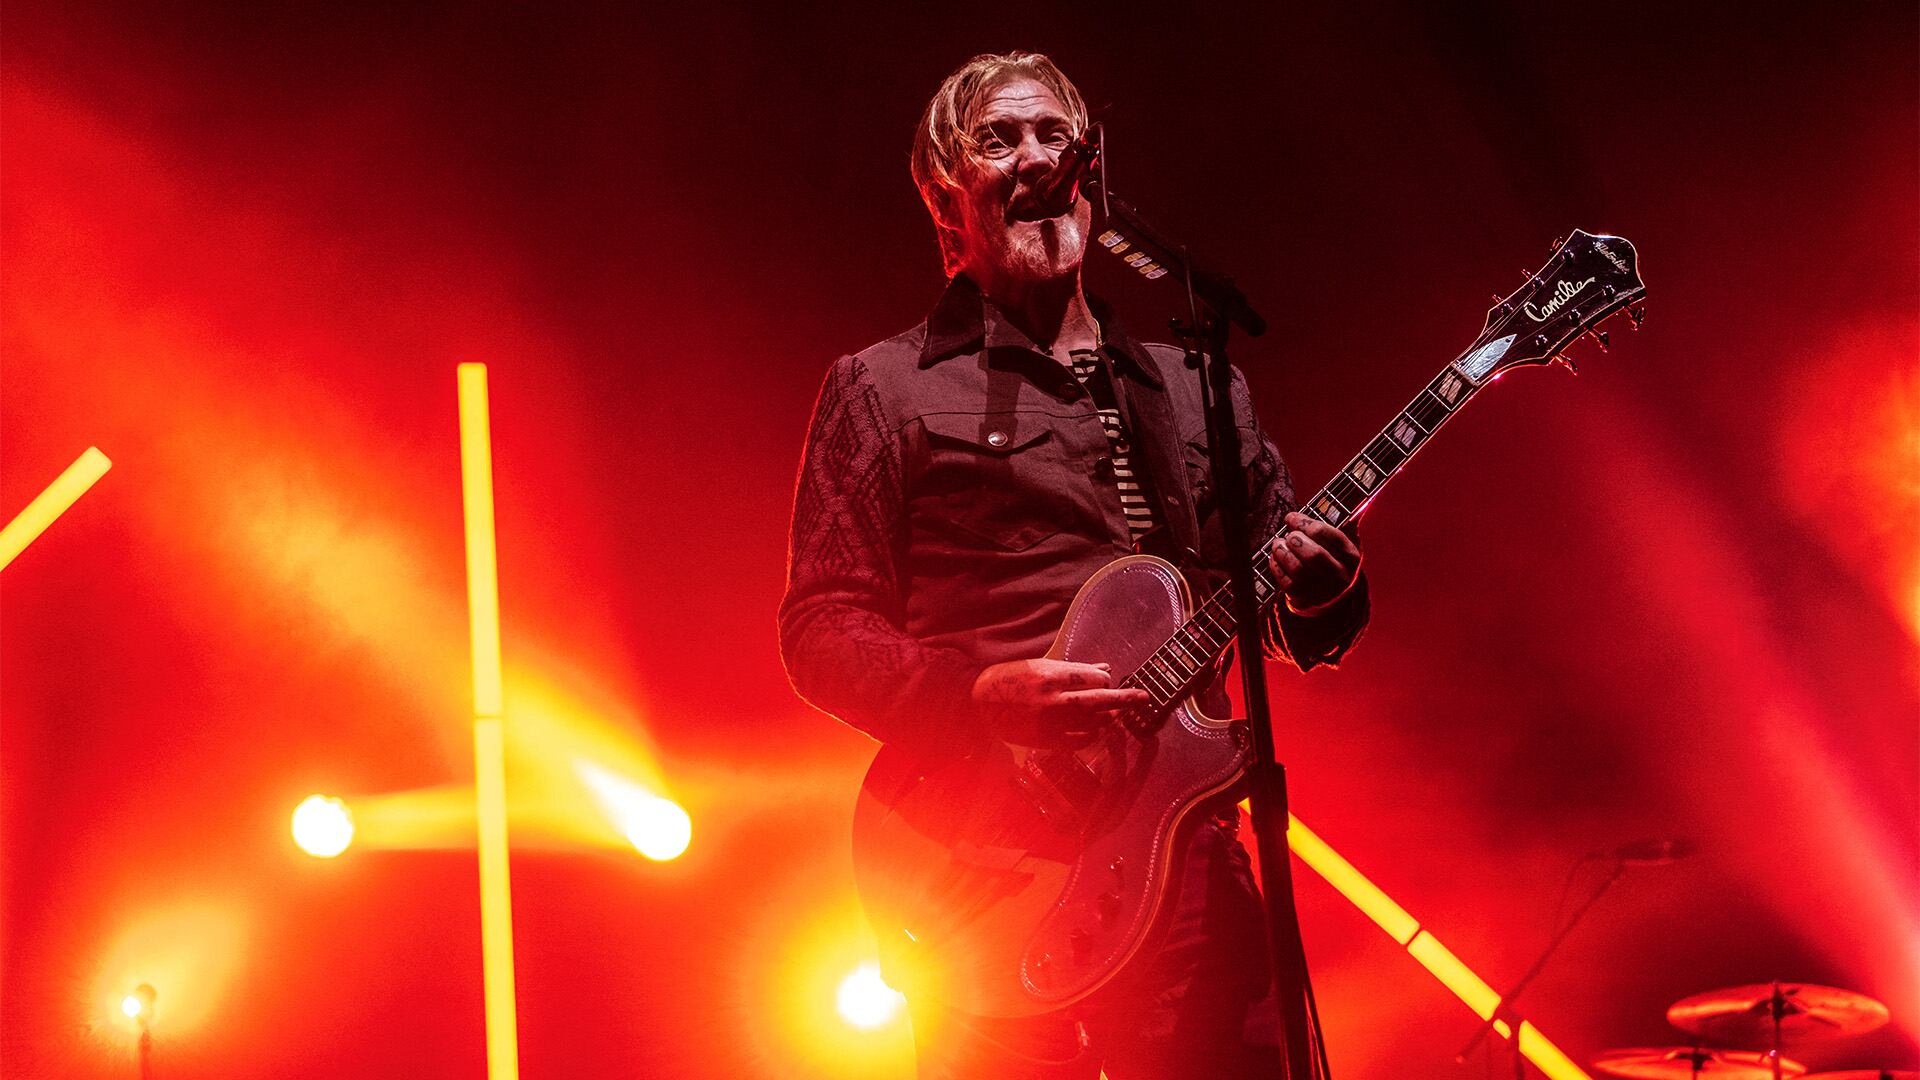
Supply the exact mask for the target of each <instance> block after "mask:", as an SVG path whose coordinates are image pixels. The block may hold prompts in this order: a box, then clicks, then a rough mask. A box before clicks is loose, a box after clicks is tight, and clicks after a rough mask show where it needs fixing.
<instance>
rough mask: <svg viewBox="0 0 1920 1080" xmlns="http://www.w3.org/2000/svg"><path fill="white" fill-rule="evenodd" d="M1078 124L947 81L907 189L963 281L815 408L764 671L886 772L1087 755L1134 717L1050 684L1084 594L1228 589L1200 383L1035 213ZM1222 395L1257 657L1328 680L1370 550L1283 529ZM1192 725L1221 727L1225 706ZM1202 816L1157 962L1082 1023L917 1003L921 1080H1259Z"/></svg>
mask: <svg viewBox="0 0 1920 1080" xmlns="http://www.w3.org/2000/svg"><path fill="white" fill-rule="evenodd" d="M1086 125H1087V112H1086V106H1085V105H1084V104H1083V103H1082V101H1081V97H1080V94H1079V92H1078V91H1077V90H1076V89H1075V88H1074V86H1073V84H1072V83H1071V82H1069V81H1068V80H1067V78H1066V76H1065V75H1063V74H1061V73H1060V71H1059V70H1058V69H1057V68H1056V67H1054V65H1053V63H1052V62H1051V61H1049V60H1048V59H1047V58H1046V57H1045V56H1041V55H1038V54H1032V53H1017V52H1016V53H1008V54H1005V55H985V56H978V57H975V58H974V59H972V60H970V61H968V62H967V63H966V64H965V65H963V66H962V67H961V68H960V69H959V70H957V71H955V72H954V73H953V74H952V75H950V76H948V77H947V79H946V81H944V82H943V83H941V85H940V88H939V90H938V91H937V92H936V93H935V94H934V96H933V99H932V101H930V102H929V103H928V104H927V108H926V111H925V113H924V115H923V116H922V118H921V122H920V126H919V129H918V131H917V132H916V134H915V137H914V143H913V154H912V171H913V178H914V182H915V183H916V184H917V185H918V186H919V189H920V194H921V197H922V198H923V199H924V200H925V202H926V204H927V209H928V211H929V212H930V213H931V214H932V216H933V223H934V228H935V231H936V232H937V233H938V235H939V240H940V252H941V257H942V259H943V261H944V263H945V268H946V272H947V275H948V277H949V278H950V279H951V280H950V282H949V284H948V286H947V289H946V291H945V293H944V294H943V295H942V296H941V298H940V300H939V303H938V304H937V305H936V306H935V307H934V309H933V312H932V313H931V314H930V315H929V316H928V317H927V319H926V321H925V322H923V323H921V324H920V325H919V326H916V327H914V328H913V329H912V330H909V331H907V332H906V333H904V334H901V335H899V336H898V337H894V338H890V339H888V340H886V341H883V342H881V343H879V344H877V345H874V346H873V347H871V348H869V349H866V350H865V351H863V352H860V353H857V354H854V355H852V356H847V357H844V358H842V359H841V360H839V361H838V362H837V363H835V364H834V366H833V368H832V370H831V371H830V372H829V373H828V375H827V379H826V384H825V386H824V387H823V389H822V390H821V393H820V398H819V401H818V402H817V403H816V405H815V407H814V414H813V421H812V425H811V429H810V431H809V433H808V436H807V444H806V449H805V453H804V457H803V460H802V463H801V467H800V475H799V485H798V491H797V494H796V497H795V501H794V511H793V532H792V549H791V561H790V567H789V581H788V591H787V595H786V597H785V599H784V601H783V602H782V604H781V607H780V642H781V649H782V655H783V657H784V659H785V662H786V666H787V671H788V674H789V676H790V677H791V679H792V680H793V685H794V687H795V689H796V690H797V691H798V692H799V693H800V694H801V695H802V696H803V697H805V698H806V699H807V700H808V701H810V702H812V703H813V704H814V705H816V706H818V707H819V708H821V709H823V710H825V711H827V712H829V713H832V714H833V715H835V716H837V717H839V718H840V719H841V720H843V721H845V722H846V723H848V724H851V725H853V726H854V727H856V728H859V729H860V730H862V731H864V732H866V733H868V734H869V735H871V736H873V737H874V738H875V739H877V740H879V741H880V742H881V743H882V744H884V745H883V749H882V754H883V755H894V756H896V757H899V758H900V759H902V760H906V761H914V762H923V763H927V765H928V767H937V765H938V763H940V762H942V761H947V760H951V759H953V758H955V757H957V756H963V755H967V754H969V753H971V752H974V751H975V750H977V749H978V748H979V747H980V746H982V745H987V744H990V741H992V740H997V741H998V742H999V743H1003V744H1004V743H1011V744H1016V745H1018V746H1022V747H1047V746H1061V745H1072V744H1074V743H1075V742H1076V741H1084V740H1085V739H1087V738H1089V737H1090V736H1091V735H1092V733H1094V732H1096V731H1098V730H1099V729H1100V728H1101V727H1102V726H1103V725H1109V724H1111V723H1112V722H1113V720H1114V718H1115V716H1116V715H1117V714H1119V713H1120V712H1121V711H1122V710H1125V709H1129V708H1132V707H1136V706H1139V705H1142V704H1144V703H1145V702H1146V701H1147V694H1146V692H1145V691H1143V690H1139V689H1130V688H1124V687H1121V686H1118V685H1115V683H1114V681H1113V680H1112V679H1111V678H1110V675H1109V672H1108V670H1107V668H1106V667H1105V665H1098V664H1083V663H1074V662H1070V661H1066V660H1057V659H1046V658H1044V654H1045V653H1046V652H1047V651H1048V648H1049V646H1050V645H1051V644H1052V641H1053V638H1054V636H1055V633H1056V632H1057V631H1058V630H1059V627H1060V625H1061V620H1062V617H1063V616H1064V615H1065V613H1066V609H1067V606H1068V604H1069V602H1070V601H1071V600H1072V599H1073V597H1074V594H1075V592H1076V591H1077V590H1078V589H1079V587H1080V586H1081V584H1082V583H1084V582H1085V581H1086V580H1087V579H1088V578H1089V577H1090V576H1091V575H1093V573H1094V572H1095V571H1097V570H1099V569H1100V568H1101V567H1102V566H1103V565H1105V564H1107V563H1109V562H1111V561H1112V560H1114V559H1116V558H1119V557H1121V556H1125V555H1128V554H1131V553H1133V552H1134V551H1135V550H1136V548H1138V549H1140V550H1146V551H1151V552H1153V553H1155V554H1160V555H1162V556H1163V557H1165V558H1167V559H1169V560H1171V561H1173V562H1175V563H1176V564H1177V565H1179V567H1180V569H1181V571H1182V572H1183V573H1185V574H1186V575H1187V577H1188V580H1189V581H1190V582H1192V583H1193V585H1194V586H1195V588H1196V589H1198V590H1200V591H1201V593H1202V595H1205V594H1206V593H1208V592H1211V591H1212V589H1213V588H1214V587H1216V586H1218V585H1219V584H1220V583H1221V582H1223V581H1224V580H1225V577H1226V574H1225V563H1226V557H1225V552H1224V543H1223V541H1222V539H1221V533H1220V524H1219V522H1218V521H1217V520H1216V515H1215V512H1214V498H1213V488H1214V485H1213V484H1212V482H1211V479H1212V478H1211V472H1212V470H1211V466H1210V463H1209V460H1208V449H1207V443H1208V440H1207V437H1206V421H1205V417H1204V416H1203V415H1202V412H1201V407H1200V390H1199V385H1198V380H1197V378H1196V376H1195V375H1194V374H1193V373H1192V372H1191V371H1189V370H1188V369H1187V368H1186V366H1185V365H1184V364H1183V363H1182V362H1181V361H1182V356H1183V354H1182V352H1181V350H1179V349H1177V348H1173V347H1170V346H1165V345H1145V344H1141V343H1139V342H1137V341H1135V340H1134V339H1133V338H1132V337H1130V336H1129V335H1128V334H1127V332H1126V331H1125V330H1124V329H1123V328H1122V327H1121V326H1120V324H1119V323H1118V322H1117V321H1116V320H1115V319H1114V318H1113V316H1112V314H1111V313H1110V312H1108V311H1107V310H1105V308H1104V307H1103V306H1101V305H1100V304H1099V302H1098V301H1097V300H1092V299H1089V298H1088V297H1087V296H1086V294H1085V293H1084V292H1083V291H1082V288H1081V281H1080V264H1081V259H1082V258H1083V257H1084V255H1085V252H1086V247H1087V238H1088V232H1089V226H1090V223H1091V218H1092V208H1091V206H1089V204H1088V203H1087V202H1086V200H1085V199H1081V198H1076V199H1075V200H1074V202H1073V204H1072V205H1071V207H1070V208H1068V209H1066V210H1065V211H1064V212H1060V213H1054V212H1053V208H1050V207H1046V206H1044V205H1042V204H1041V202H1040V201H1039V200H1038V199H1037V198H1036V196H1035V191H1034V185H1035V184H1036V182H1037V181H1038V180H1039V179H1040V178H1041V177H1043V176H1045V175H1047V173H1048V171H1049V170H1050V169H1051V168H1052V166H1053V165H1054V163H1055V161H1056V160H1057V159H1058V157H1059V155H1060V153H1061V151H1062V150H1063V149H1065V148H1066V147H1067V146H1068V145H1069V144H1070V143H1071V142H1072V140H1073V139H1074V138H1075V137H1076V136H1077V135H1078V134H1079V133H1080V132H1081V131H1082V130H1083V129H1084V128H1085V127H1086ZM1234 378H1235V382H1234V407H1235V409H1236V412H1237V415H1238V422H1239V425H1240V429H1241V437H1242V442H1243V446H1242V457H1243V459H1244V460H1245V462H1246V465H1247V476H1248V483H1249V492H1248V493H1249V504H1250V506H1251V508H1252V521H1251V523H1250V524H1251V527H1252V529H1253V530H1254V535H1256V536H1261V537H1265V536H1281V539H1280V540H1278V541H1276V543H1275V544H1274V545H1273V547H1272V550H1271V554H1270V559H1271V563H1272V567H1273V571H1274V574H1275V577H1276V579H1277V581H1278V582H1279V584H1280V586H1281V587H1282V589H1283V590H1284V592H1285V599H1286V602H1285V604H1284V605H1279V606H1276V608H1275V609H1274V610H1275V615H1274V617H1273V618H1271V619H1270V620H1269V623H1268V625H1267V626H1266V627H1265V628H1264V629H1265V633H1266V640H1267V644H1268V649H1269V652H1270V654H1271V655H1274V656H1284V657H1286V658H1288V659H1289V660H1291V661H1292V662H1293V663H1294V664H1295V665H1297V666H1298V667H1299V668H1300V669H1301V670H1306V669H1309V668H1312V667H1314V666H1315V665H1317V664H1322V663H1332V662H1335V661H1337V660H1338V659H1339V658H1340V657H1341V656H1342V655H1343V654H1344V653H1345V652H1346V650H1347V649H1348V648H1349V647H1350V646H1351V645H1352V644H1353V641H1354V639H1355V638H1357V637H1358V636H1359V633H1360V629H1361V627H1362V626H1363V625H1364V624H1365V622H1366V618H1367V610H1368V602H1367V587H1366V580H1365V577H1364V575H1362V574H1361V573H1360V550H1359V548H1358V547H1357V546H1356V545H1355V543H1354V541H1353V540H1352V538H1351V537H1349V536H1347V535H1344V534H1343V533H1341V532H1340V531H1339V530H1337V529H1335V528H1333V527H1332V526H1329V525H1326V524H1323V523H1321V522H1318V521H1316V520H1313V519H1312V518H1309V517H1305V516H1302V515H1300V514H1298V513H1295V512H1293V511H1294V510H1295V503H1294V493H1293V490H1292V483H1291V480H1290V478H1289V476H1288V474H1287V470H1286V467H1285V465H1284V464H1282V462H1281V460H1280V457H1279V454H1278V453H1277V452H1276V450H1275V449H1274V446H1273V444H1272V443H1271V442H1270V441H1268V439H1267V438H1266V437H1265V435H1263V434H1262V433H1261V431H1260V428H1259V426H1258V425H1257V423H1256V422H1255V420H1254V417H1253V411H1252V406H1251V403H1250V400H1249V399H1248V397H1247V392H1246V387H1245V383H1244V382H1243V381H1241V379H1240V377H1239V374H1238V373H1237V372H1236V373H1235V376H1234ZM1261 529H1264V530H1266V531H1264V532H1260V531H1258V530H1261ZM1283 533H1284V535H1281V534H1283ZM1201 700H1202V702H1203V704H1210V705H1212V708H1211V709H1209V710H1208V711H1209V712H1211V713H1212V714H1213V715H1224V708H1223V706H1224V694H1223V693H1222V692H1221V690H1220V689H1219V688H1218V686H1217V685H1215V686H1211V687H1209V688H1208V689H1207V690H1206V691H1204V692H1203V693H1202V695H1201ZM1198 816H1199V818H1200V819H1201V821H1202V823H1201V824H1199V825H1198V826H1197V827H1194V828H1192V829H1189V830H1187V831H1185V832H1184V833H1183V834H1181V837H1180V842H1181V847H1180V849H1179V851H1178V857H1177V859H1176V861H1175V863H1174V867H1173V870H1172V873H1171V875H1170V878H1169V880H1170V883H1171V885H1172V887H1173V892H1172V894H1171V896H1170V898H1169V899H1168V900H1167V901H1166V903H1165V906H1164V907H1163V908H1162V911H1163V912H1164V913H1165V914H1164V916H1163V918H1162V920H1161V925H1160V927H1159V928H1158V930H1157V931H1156V932H1155V934H1154V935H1153V937H1152V938H1151V939H1150V941H1149V944H1148V946H1147V951H1146V952H1144V953H1143V954H1142V956H1141V957H1140V958H1138V959H1136V960H1135V961H1134V962H1132V963H1131V964H1129V965H1128V968H1127V972H1126V974H1125V975H1124V976H1123V977H1122V978H1120V979H1117V980H1116V981H1115V982H1114V984H1112V985H1111V986H1110V987H1109V988H1107V989H1105V990H1102V991H1101V992H1100V993H1098V994H1096V995H1095V996H1094V997H1093V998H1091V999H1089V1000H1088V1001H1087V1002H1084V1003H1081V1004H1080V1005H1078V1006H1077V1007H1076V1008H1075V1009H1073V1010H1071V1011H1063V1012H1060V1013H1054V1014H1043V1015H1040V1016H1037V1017H1026V1018H1015V1019H1007V1018H987V1017H981V1016H973V1015H968V1014H967V1013H965V1012H963V1011H961V1010H959V1009H957V1008H954V1007H952V1006H949V1005H946V1004H943V1003H942V1002H941V1001H940V1000H937V999H935V998H934V997H932V996H931V995H930V994H928V993H920V992H916V991H915V990H914V988H913V986H912V985H911V984H909V986H908V990H909V996H910V1004H911V1006H912V1014H913V1023H914V1037H915V1043H916V1046H917V1048H918V1052H919V1059H920V1075H921V1076H922V1077H982V1078H996V1080H997V1078H1012V1077H1047V1078H1061V1080H1065V1078H1086V1080H1093V1078H1094V1077H1097V1076H1098V1075H1099V1074H1100V1072H1101V1071H1102V1070H1103V1069H1104V1070H1105V1072H1106V1074H1107V1075H1108V1076H1110V1077H1112V1078H1113V1080H1134V1078H1165V1077H1193V1078H1200V1077H1206V1078H1209V1080H1214V1078H1222V1077H1239V1076H1248V1077H1251V1076H1255V1075H1261V1076H1266V1075H1271V1073H1272V1070H1273V1067H1274V1063H1275V1061H1276V1060H1277V1059H1276V1057H1275V1052H1274V1049H1273V1046H1274V1042H1275V1040H1276V1039H1277V1026H1278V1022H1277V1016H1276V1014H1275V1011H1274V1006H1273V1002H1272V998H1271V996H1270V995H1269V994H1268V989H1269V987H1268V981H1269V975H1268V970H1267V962H1266V944H1265V937H1264V935H1265V930H1264V928H1263V924H1262V915H1261V906H1260V901H1259V897H1258V894H1257V892H1256V887H1255V884H1254V881H1253V877H1252V874H1251V872H1250V868H1249V862H1248V858H1247V854H1246V851H1245V850H1244V849H1243V848H1242V846H1241V845H1240V843H1239V841H1238V840H1237V839H1236V837H1235V829H1236V826H1237V812H1236V811H1235V809H1234V808H1233V806H1232V805H1231V803H1230V802H1229V803H1227V804H1226V805H1225V806H1224V807H1223V808H1222V809H1220V810H1219V811H1217V812H1214V813H1210V814H1201V815H1198Z"/></svg>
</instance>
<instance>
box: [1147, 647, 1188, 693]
mask: <svg viewBox="0 0 1920 1080" xmlns="http://www.w3.org/2000/svg"><path fill="white" fill-rule="evenodd" d="M1166 651H1167V650H1166V647H1165V646H1162V647H1161V649H1160V651H1159V652H1157V653H1154V654H1153V659H1152V660H1150V661H1148V662H1149V663H1152V664H1155V665H1158V666H1156V667H1155V668H1154V669H1153V670H1154V673H1155V674H1157V675H1159V676H1160V681H1161V682H1163V683H1166V684H1167V696H1168V697H1172V696H1173V695H1174V694H1176V693H1178V692H1179V690H1180V682H1181V679H1180V669H1179V668H1177V667H1175V666H1174V665H1173V660H1172V659H1171V658H1170V657H1168V656H1166V655H1163V654H1165V653H1166Z"/></svg>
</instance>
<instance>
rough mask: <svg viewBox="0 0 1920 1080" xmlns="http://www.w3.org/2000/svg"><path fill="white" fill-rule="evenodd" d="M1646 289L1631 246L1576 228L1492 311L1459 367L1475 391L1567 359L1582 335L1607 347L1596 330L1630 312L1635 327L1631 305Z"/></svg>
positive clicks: (1638, 315) (1635, 313) (1636, 315)
mask: <svg viewBox="0 0 1920 1080" xmlns="http://www.w3.org/2000/svg"><path fill="white" fill-rule="evenodd" d="M1646 291H1647V287H1646V285H1645V283H1643V282H1642V281H1641V280H1640V268H1639V256H1638V255H1637V254H1636V253H1635V252H1634V250H1633V245H1632V244H1630V243H1628V242H1627V241H1625V240H1623V239H1621V238H1620V237H1618V236H1595V235H1594V234H1592V233H1589V232H1581V231H1580V230H1579V229H1575V230H1574V231H1573V235H1572V236H1569V237H1568V238H1567V239H1566V241H1565V242H1563V243H1562V244H1561V245H1560V247H1559V249H1558V250H1556V251H1555V252H1554V253H1553V257H1552V258H1551V259H1548V260H1547V264H1546V265H1545V266H1542V267H1541V268H1540V269H1539V270H1537V271H1535V272H1534V273H1532V274H1529V275H1528V276H1527V282H1526V284H1524V285H1522V286H1520V287H1519V288H1518V289H1515V290H1514V291H1513V292H1512V293H1510V294H1508V295H1507V296H1505V297H1502V298H1500V299H1498V300H1496V301H1495V303H1494V305H1493V307H1491V308H1489V309H1488V310H1487V324H1486V328H1485V329H1483V330H1482V331H1481V332H1480V336H1479V337H1478V338H1476V339H1475V340H1474V343H1473V347H1472V348H1470V349H1468V350H1467V351H1466V352H1465V353H1464V354H1462V355H1461V357H1460V359H1459V360H1456V361H1455V362H1454V367H1456V368H1458V369H1459V371H1460V373H1461V374H1462V375H1465V376H1466V377H1467V378H1468V379H1469V380H1471V381H1472V382H1473V383H1474V384H1476V385H1478V384H1480V383H1482V382H1485V381H1486V380H1488V379H1491V378H1494V377H1496V376H1498V375H1499V374H1500V373H1501V372H1503V371H1505V370H1507V369H1508V368H1515V367H1524V366H1528V365H1534V366H1538V365H1543V364H1550V363H1552V362H1553V361H1555V360H1563V361H1564V357H1562V356H1561V350H1562V349H1565V348H1566V347H1567V346H1568V345H1570V344H1572V343H1573V340H1574V339H1575V338H1577V337H1579V336H1580V335H1582V334H1585V333H1589V332H1591V333H1592V334H1593V335H1594V336H1595V338H1596V339H1597V340H1598V341H1599V342H1600V346H1601V348H1603V349H1604V348H1605V347H1606V340H1607V338H1606V334H1605V333H1604V332H1602V331H1600V330H1599V329H1598V326H1599V324H1600V323H1602V322H1604V321H1605V320H1607V319H1609V318H1611V317H1612V316H1614V315H1617V314H1619V313H1620V311H1621V310H1622V309H1626V310H1627V312H1628V316H1629V318H1631V319H1632V322H1633V326H1634V327H1635V328H1636V329H1637V328H1638V327H1639V325H1640V319H1641V313H1640V311H1639V310H1638V309H1634V308H1631V307H1630V306H1629V305H1631V304H1633V303H1634V302H1635V301H1637V300H1639V299H1640V298H1641V297H1642V296H1644V295H1646Z"/></svg>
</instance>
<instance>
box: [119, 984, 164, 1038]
mask: <svg viewBox="0 0 1920 1080" xmlns="http://www.w3.org/2000/svg"><path fill="white" fill-rule="evenodd" d="M159 996H160V995H159V993H158V992H156V991H155V990H154V988H153V984H151V983H141V984H140V985H139V986H136V987H134V988H133V993H131V994H128V995H127V996H126V997H124V998H121V999H120V1011H121V1012H123V1013H126V1014H127V1019H129V1020H133V1021H137V1022H138V1023H139V1024H140V1026H141V1027H146V1026H147V1025H148V1024H149V1023H151V1022H152V1021H153V1003H154V1001H155V999H157V998H158V997H159Z"/></svg>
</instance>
